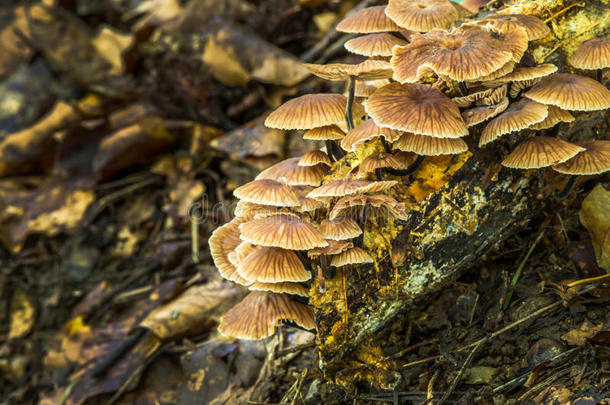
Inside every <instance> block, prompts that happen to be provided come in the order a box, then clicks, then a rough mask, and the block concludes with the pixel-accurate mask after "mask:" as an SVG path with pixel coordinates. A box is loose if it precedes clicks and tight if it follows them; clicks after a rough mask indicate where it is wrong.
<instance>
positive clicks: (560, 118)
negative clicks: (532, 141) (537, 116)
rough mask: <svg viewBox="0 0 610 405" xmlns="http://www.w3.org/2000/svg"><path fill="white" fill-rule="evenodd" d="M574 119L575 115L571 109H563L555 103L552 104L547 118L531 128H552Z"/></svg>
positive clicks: (537, 129)
mask: <svg viewBox="0 0 610 405" xmlns="http://www.w3.org/2000/svg"><path fill="white" fill-rule="evenodd" d="M572 121H574V116H573V115H572V114H571V113H570V112H569V111H566V110H562V109H561V108H559V107H555V106H554V105H550V106H549V114H548V115H547V116H546V118H545V119H544V120H542V121H540V122H539V123H537V124H534V125H532V126H531V127H530V128H531V129H535V130H536V131H539V130H541V129H547V128H552V127H554V126H555V125H557V124H559V123H560V122H572Z"/></svg>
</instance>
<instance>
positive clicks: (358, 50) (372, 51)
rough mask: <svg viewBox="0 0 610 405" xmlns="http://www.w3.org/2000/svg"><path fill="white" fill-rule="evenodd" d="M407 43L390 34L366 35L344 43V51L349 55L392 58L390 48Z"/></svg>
mask: <svg viewBox="0 0 610 405" xmlns="http://www.w3.org/2000/svg"><path fill="white" fill-rule="evenodd" d="M406 44H407V41H405V40H403V39H400V38H398V37H396V36H394V35H392V34H388V33H387V32H383V33H380V34H368V35H363V36H360V37H356V38H352V39H350V40H349V41H347V42H346V43H345V49H347V50H348V51H349V52H351V53H355V54H357V55H363V56H369V57H371V56H392V48H394V47H395V46H396V45H406Z"/></svg>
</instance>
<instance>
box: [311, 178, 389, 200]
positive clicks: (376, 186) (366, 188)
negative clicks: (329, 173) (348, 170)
mask: <svg viewBox="0 0 610 405" xmlns="http://www.w3.org/2000/svg"><path fill="white" fill-rule="evenodd" d="M397 183H398V182H396V181H394V180H390V181H367V180H332V181H329V182H328V183H326V184H324V185H323V186H320V187H318V188H316V189H314V190H313V191H311V192H310V193H309V194H307V197H309V198H316V199H317V198H326V197H343V196H346V195H350V194H356V193H368V192H377V191H382V190H387V189H389V188H391V187H393V186H395V185H396V184H397Z"/></svg>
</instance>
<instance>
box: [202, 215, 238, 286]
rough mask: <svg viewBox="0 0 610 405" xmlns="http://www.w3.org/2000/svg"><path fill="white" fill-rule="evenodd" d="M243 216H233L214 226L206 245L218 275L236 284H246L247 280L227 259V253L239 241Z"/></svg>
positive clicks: (232, 249) (233, 248)
mask: <svg viewBox="0 0 610 405" xmlns="http://www.w3.org/2000/svg"><path fill="white" fill-rule="evenodd" d="M243 222H244V219H243V218H234V219H233V220H232V221H230V222H228V223H226V224H224V225H223V226H221V227H219V228H216V230H215V231H214V232H213V233H212V235H211V236H210V239H209V241H208V245H209V247H210V254H211V256H212V260H214V264H215V265H216V268H217V269H218V272H219V273H220V275H221V276H222V277H223V278H224V279H227V280H229V281H233V282H235V283H237V284H241V285H247V284H248V282H247V280H245V279H244V278H243V277H241V276H240V275H239V274H238V273H237V268H235V266H234V265H233V264H232V263H231V262H230V261H229V257H228V256H229V253H230V252H232V251H234V250H235V248H236V247H237V246H238V245H239V244H240V243H241V239H240V233H239V225H240V224H241V223H243Z"/></svg>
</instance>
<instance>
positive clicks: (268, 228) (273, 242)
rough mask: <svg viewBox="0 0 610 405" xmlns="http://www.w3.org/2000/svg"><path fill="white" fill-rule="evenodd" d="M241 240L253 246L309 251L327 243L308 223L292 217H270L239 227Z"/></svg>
mask: <svg viewBox="0 0 610 405" xmlns="http://www.w3.org/2000/svg"><path fill="white" fill-rule="evenodd" d="M239 231H240V234H241V235H240V237H241V239H242V240H245V241H247V242H250V243H252V244H255V245H260V246H269V247H281V248H283V249H290V250H309V249H313V248H316V247H324V246H326V245H327V242H326V241H325V240H324V238H323V237H322V235H321V234H320V232H319V231H318V230H317V229H316V228H315V227H314V226H313V225H311V224H310V223H308V222H305V221H303V220H302V219H301V218H298V217H295V216H292V215H272V216H270V217H265V218H258V219H254V220H252V221H248V222H245V223H243V224H241V225H239Z"/></svg>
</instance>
